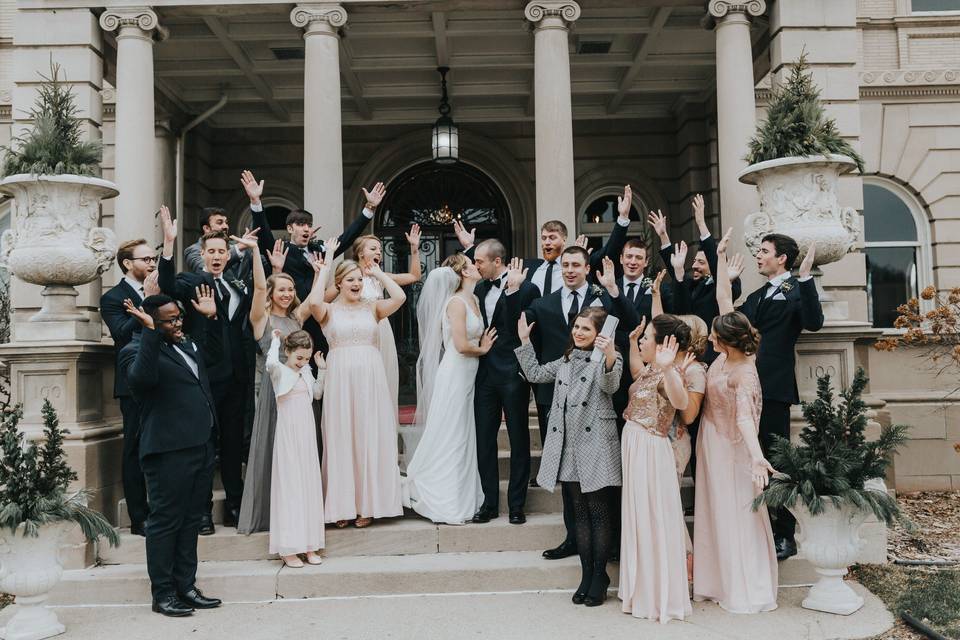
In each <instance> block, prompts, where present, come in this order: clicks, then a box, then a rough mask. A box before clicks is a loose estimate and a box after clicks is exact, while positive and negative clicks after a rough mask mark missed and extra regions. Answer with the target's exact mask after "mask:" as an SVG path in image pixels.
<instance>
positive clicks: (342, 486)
mask: <svg viewBox="0 0 960 640" xmlns="http://www.w3.org/2000/svg"><path fill="white" fill-rule="evenodd" d="M369 274H370V275H371V276H373V277H375V278H377V279H378V280H379V281H380V282H381V283H382V284H383V288H384V289H385V290H386V292H387V293H388V294H389V295H390V297H389V298H387V299H386V300H376V301H373V300H363V298H362V294H363V274H362V273H361V271H360V267H359V265H357V263H356V262H354V261H352V260H345V261H344V262H342V263H341V264H340V265H339V266H338V267H337V270H336V275H335V276H334V282H335V283H336V286H337V288H338V289H339V290H340V296H339V297H338V299H337V301H336V302H333V303H328V302H318V303H316V304H315V305H314V306H313V307H312V308H313V312H314V318H316V320H317V322H319V323H320V326H321V327H323V333H324V335H325V336H326V338H327V341H328V342H329V344H330V352H329V354H328V355H327V381H326V386H325V388H324V395H323V418H322V420H321V431H322V432H323V486H324V488H326V496H325V501H324V509H323V512H324V516H325V517H326V520H327V522H335V523H336V525H337V527H340V528H342V527H345V526H347V524H348V523H349V521H351V520H354V521H355V525H356V526H357V527H366V526H368V525H369V524H370V522H371V521H372V520H373V518H390V517H394V516H400V515H403V506H402V503H401V493H400V469H399V467H398V466H397V463H398V454H397V428H396V413H395V407H394V406H393V405H392V402H391V394H390V387H389V385H388V383H387V375H386V372H385V370H384V366H383V358H382V357H381V356H380V350H379V349H378V344H379V337H380V328H379V325H378V323H379V322H380V321H381V320H383V319H384V318H386V317H388V316H390V314H392V313H394V312H395V311H397V310H398V309H399V308H400V306H401V305H402V304H403V302H404V301H405V300H406V295H405V294H404V292H403V289H401V288H400V286H399V285H398V284H397V283H396V282H394V281H393V280H392V279H391V278H390V277H388V276H387V275H386V274H385V273H384V272H383V271H382V270H381V269H380V266H379V265H373V266H371V267H370V269H369Z"/></svg>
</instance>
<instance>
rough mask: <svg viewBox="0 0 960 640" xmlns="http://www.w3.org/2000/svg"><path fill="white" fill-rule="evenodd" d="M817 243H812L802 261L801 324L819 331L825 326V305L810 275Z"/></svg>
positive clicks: (807, 328)
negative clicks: (822, 303) (822, 304)
mask: <svg viewBox="0 0 960 640" xmlns="http://www.w3.org/2000/svg"><path fill="white" fill-rule="evenodd" d="M816 251H817V245H816V244H814V243H811V244H810V247H809V248H808V249H807V255H806V256H804V258H803V262H802V263H800V273H799V276H800V324H801V325H802V326H803V328H804V329H806V330H807V331H819V330H820V329H822V328H823V307H822V306H820V294H818V293H817V285H816V283H815V282H814V281H813V278H812V277H811V276H810V272H811V271H812V270H813V260H814V256H815V254H816Z"/></svg>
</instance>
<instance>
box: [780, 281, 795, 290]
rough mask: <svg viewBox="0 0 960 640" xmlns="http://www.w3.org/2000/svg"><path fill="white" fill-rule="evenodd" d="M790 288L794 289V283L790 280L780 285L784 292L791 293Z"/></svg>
mask: <svg viewBox="0 0 960 640" xmlns="http://www.w3.org/2000/svg"><path fill="white" fill-rule="evenodd" d="M790 289H793V285H792V284H790V283H789V282H784V283H783V284H781V285H780V291H783V292H784V293H789V292H790Z"/></svg>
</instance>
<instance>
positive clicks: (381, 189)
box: [363, 182, 387, 211]
mask: <svg viewBox="0 0 960 640" xmlns="http://www.w3.org/2000/svg"><path fill="white" fill-rule="evenodd" d="M385 195H387V188H386V187H385V186H384V184H383V183H382V182H378V183H377V184H375V185H373V189H371V190H370V191H367V190H366V189H363V197H364V198H366V199H367V204H366V208H367V209H370V211H373V210H375V209H376V208H377V207H379V206H380V203H381V202H383V196H385Z"/></svg>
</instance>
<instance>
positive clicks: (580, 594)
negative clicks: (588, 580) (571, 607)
mask: <svg viewBox="0 0 960 640" xmlns="http://www.w3.org/2000/svg"><path fill="white" fill-rule="evenodd" d="M586 599H587V594H586V592H584V591H575V592H574V593H573V597H572V598H570V600H571V601H572V602H573V604H583V603H584V601H586Z"/></svg>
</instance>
